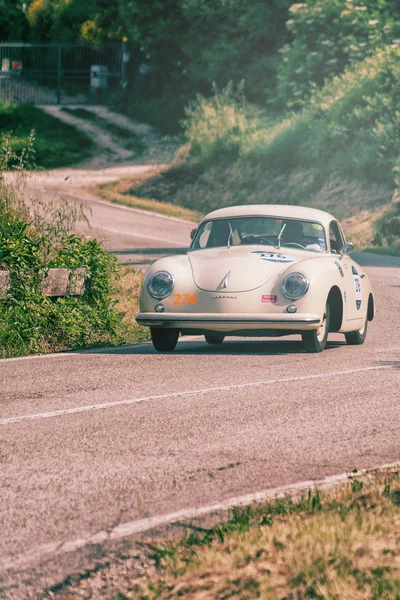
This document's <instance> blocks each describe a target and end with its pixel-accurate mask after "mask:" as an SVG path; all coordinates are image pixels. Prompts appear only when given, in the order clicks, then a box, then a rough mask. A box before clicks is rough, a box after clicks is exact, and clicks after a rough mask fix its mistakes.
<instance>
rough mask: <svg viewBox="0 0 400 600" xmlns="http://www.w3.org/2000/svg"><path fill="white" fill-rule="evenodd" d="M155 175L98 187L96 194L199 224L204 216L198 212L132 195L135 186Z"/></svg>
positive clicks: (116, 201)
mask: <svg viewBox="0 0 400 600" xmlns="http://www.w3.org/2000/svg"><path fill="white" fill-rule="evenodd" d="M157 173H158V171H157ZM154 174H155V173H154V171H151V172H150V175H148V174H147V173H146V174H144V175H143V176H142V177H140V178H138V179H137V180H135V181H132V180H129V181H127V180H121V181H118V182H117V183H109V184H105V185H102V186H100V187H98V188H97V191H96V193H97V194H98V195H99V196H100V197H101V198H104V199H105V200H110V201H111V202H115V203H117V204H125V205H126V206H132V207H133V208H139V209H141V210H148V211H151V212H157V213H160V214H162V215H167V216H169V217H176V218H178V219H185V220H187V221H192V222H194V223H198V222H199V220H200V219H201V216H202V215H201V214H200V213H199V212H198V211H196V210H192V209H191V208H186V207H184V206H180V205H177V204H173V203H172V202H170V201H163V200H155V199H153V198H145V197H139V196H135V195H133V194H132V193H130V192H131V189H132V186H133V185H140V184H141V183H143V181H144V180H145V179H147V178H148V177H149V176H150V177H151V176H152V175H153V176H154Z"/></svg>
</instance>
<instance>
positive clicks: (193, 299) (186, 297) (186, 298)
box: [174, 294, 197, 305]
mask: <svg viewBox="0 0 400 600" xmlns="http://www.w3.org/2000/svg"><path fill="white" fill-rule="evenodd" d="M187 302H189V304H197V296H196V294H175V300H174V304H180V305H182V304H186V303H187Z"/></svg>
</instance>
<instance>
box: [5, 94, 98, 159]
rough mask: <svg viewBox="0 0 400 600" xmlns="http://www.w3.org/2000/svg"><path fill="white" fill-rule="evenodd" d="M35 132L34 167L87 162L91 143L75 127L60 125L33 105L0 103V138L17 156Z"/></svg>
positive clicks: (60, 123)
mask: <svg viewBox="0 0 400 600" xmlns="http://www.w3.org/2000/svg"><path fill="white" fill-rule="evenodd" d="M32 130H34V131H35V164H36V165H37V166H39V167H43V168H45V169H54V168H56V167H64V166H69V165H72V164H75V163H78V162H81V161H83V160H86V159H88V158H89V157H90V156H91V155H92V153H93V150H94V145H93V143H92V142H91V140H90V139H89V138H88V137H87V136H86V135H85V134H84V133H82V132H80V131H78V129H76V128H75V127H71V125H67V124H66V123H62V122H61V121H59V120H58V119H55V118H54V117H52V116H50V115H48V114H46V113H44V112H43V111H41V110H40V109H38V108H35V107H33V106H26V105H22V104H11V103H5V102H0V139H2V138H4V136H7V135H10V136H11V137H10V146H11V148H12V149H13V151H14V152H15V153H16V154H17V155H20V154H21V152H22V151H23V149H24V148H25V146H26V139H27V138H28V137H29V135H30V133H31V131H32Z"/></svg>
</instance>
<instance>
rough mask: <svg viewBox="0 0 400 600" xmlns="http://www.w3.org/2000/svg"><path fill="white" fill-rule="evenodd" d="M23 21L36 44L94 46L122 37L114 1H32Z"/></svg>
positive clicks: (118, 15) (122, 32) (116, 5)
mask: <svg viewBox="0 0 400 600" xmlns="http://www.w3.org/2000/svg"><path fill="white" fill-rule="evenodd" d="M27 19H28V22H29V27H30V36H31V38H32V39H34V40H38V41H63V42H75V41H78V42H91V43H96V44H97V43H102V42H104V41H107V40H113V39H121V38H122V36H123V35H124V29H123V26H122V24H121V20H120V13H119V10H118V4H117V2H116V1H115V0H114V1H111V2H108V1H107V0H85V2H81V0H32V2H31V4H30V5H29V7H28V11H27Z"/></svg>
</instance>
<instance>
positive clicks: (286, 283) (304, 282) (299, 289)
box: [281, 273, 310, 300]
mask: <svg viewBox="0 0 400 600" xmlns="http://www.w3.org/2000/svg"><path fill="white" fill-rule="evenodd" d="M309 285H310V282H309V281H308V279H307V277H305V276H304V275H302V274H301V273H291V274H290V275H287V277H285V279H284V280H283V281H282V284H281V289H282V294H283V295H284V296H286V298H289V299H290V300H298V299H299V298H301V297H302V296H304V294H305V293H306V292H307V290H308V287H309Z"/></svg>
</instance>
